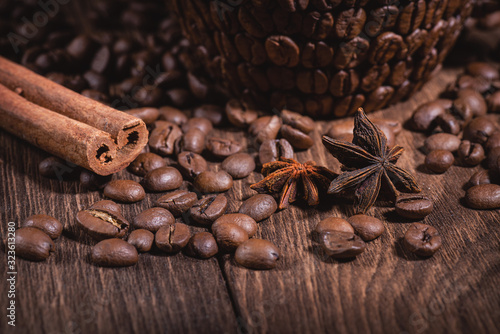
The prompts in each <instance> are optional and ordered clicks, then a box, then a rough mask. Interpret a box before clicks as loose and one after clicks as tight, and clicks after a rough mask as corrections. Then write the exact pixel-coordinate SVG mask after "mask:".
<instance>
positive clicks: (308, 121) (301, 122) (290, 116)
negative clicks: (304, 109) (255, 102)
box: [280, 109, 316, 133]
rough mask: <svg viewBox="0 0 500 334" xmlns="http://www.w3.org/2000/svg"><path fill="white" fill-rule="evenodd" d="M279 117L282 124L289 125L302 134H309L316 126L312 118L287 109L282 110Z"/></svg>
mask: <svg viewBox="0 0 500 334" xmlns="http://www.w3.org/2000/svg"><path fill="white" fill-rule="evenodd" d="M280 115H281V118H282V120H283V123H284V124H287V125H290V126H291V127H293V128H295V129H298V130H300V131H302V132H304V133H309V132H311V131H312V130H314V128H315V126H316V125H315V123H314V121H313V120H312V118H310V117H308V116H304V115H302V114H299V113H296V112H293V111H290V110H287V109H283V110H282V111H281V114H280Z"/></svg>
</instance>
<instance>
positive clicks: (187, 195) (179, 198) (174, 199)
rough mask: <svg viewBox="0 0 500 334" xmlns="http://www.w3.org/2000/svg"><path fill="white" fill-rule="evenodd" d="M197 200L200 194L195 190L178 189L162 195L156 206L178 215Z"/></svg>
mask: <svg viewBox="0 0 500 334" xmlns="http://www.w3.org/2000/svg"><path fill="white" fill-rule="evenodd" d="M197 200H198V196H197V195H196V193H194V192H189V191H187V190H176V191H172V192H171V193H168V194H166V195H163V196H162V197H160V198H159V199H158V200H157V201H156V206H159V207H162V208H164V209H167V210H168V211H170V212H171V213H172V214H173V215H174V216H176V217H178V216H180V215H181V214H183V213H184V212H186V211H187V210H189V209H190V208H191V207H192V206H193V205H194V203H196V201H197Z"/></svg>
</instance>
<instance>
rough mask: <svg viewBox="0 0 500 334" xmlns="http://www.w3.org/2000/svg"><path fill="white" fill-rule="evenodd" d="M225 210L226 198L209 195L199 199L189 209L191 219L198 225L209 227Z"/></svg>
mask: <svg viewBox="0 0 500 334" xmlns="http://www.w3.org/2000/svg"><path fill="white" fill-rule="evenodd" d="M226 209H227V198H226V196H224V195H222V194H220V195H210V196H207V197H204V198H201V199H200V200H198V202H196V203H195V204H193V206H192V207H191V208H190V209H189V214H190V216H191V218H192V219H193V220H194V221H196V222H197V223H199V224H202V225H210V224H212V223H213V222H214V221H215V220H217V219H218V218H219V217H221V216H222V215H223V214H224V213H225V212H226Z"/></svg>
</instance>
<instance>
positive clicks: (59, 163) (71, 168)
mask: <svg viewBox="0 0 500 334" xmlns="http://www.w3.org/2000/svg"><path fill="white" fill-rule="evenodd" d="M38 171H39V173H40V175H41V176H43V177H47V178H50V179H57V180H59V181H63V180H72V179H75V178H76V177H78V175H79V173H80V168H79V167H78V166H77V165H75V164H73V163H71V162H69V161H65V160H63V159H61V158H58V157H48V158H46V159H44V160H42V161H41V162H40V164H39V165H38Z"/></svg>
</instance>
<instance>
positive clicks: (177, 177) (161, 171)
mask: <svg viewBox="0 0 500 334" xmlns="http://www.w3.org/2000/svg"><path fill="white" fill-rule="evenodd" d="M182 181H183V180H182V175H181V173H180V172H179V171H178V170H177V169H176V168H174V167H161V168H157V169H154V170H152V171H150V172H148V173H147V174H146V175H145V176H144V180H143V182H144V187H146V189H148V190H149V191H155V192H162V191H169V190H174V189H177V188H179V187H180V186H181V185H182Z"/></svg>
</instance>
